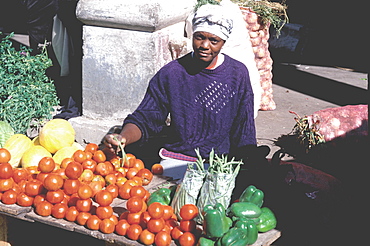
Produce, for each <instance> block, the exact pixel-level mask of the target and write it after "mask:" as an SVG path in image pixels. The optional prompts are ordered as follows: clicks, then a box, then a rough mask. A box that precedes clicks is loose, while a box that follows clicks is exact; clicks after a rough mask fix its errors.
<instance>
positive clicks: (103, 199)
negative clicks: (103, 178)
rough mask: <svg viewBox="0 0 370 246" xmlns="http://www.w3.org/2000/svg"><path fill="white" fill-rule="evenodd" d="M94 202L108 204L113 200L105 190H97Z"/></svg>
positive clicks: (101, 204) (102, 204)
mask: <svg viewBox="0 0 370 246" xmlns="http://www.w3.org/2000/svg"><path fill="white" fill-rule="evenodd" d="M94 199H95V202H96V203H97V204H99V205H100V206H108V205H110V204H111V203H112V202H113V196H112V194H111V193H110V192H109V191H107V190H101V191H98V192H97V193H96V194H95V196H94Z"/></svg>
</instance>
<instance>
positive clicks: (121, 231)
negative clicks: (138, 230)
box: [115, 219, 130, 236]
mask: <svg viewBox="0 0 370 246" xmlns="http://www.w3.org/2000/svg"><path fill="white" fill-rule="evenodd" d="M129 227H130V224H129V223H128V222H127V220H125V219H120V220H118V223H117V225H116V227H115V232H116V233H117V234H118V235H121V236H125V235H126V232H127V229H128V228H129Z"/></svg>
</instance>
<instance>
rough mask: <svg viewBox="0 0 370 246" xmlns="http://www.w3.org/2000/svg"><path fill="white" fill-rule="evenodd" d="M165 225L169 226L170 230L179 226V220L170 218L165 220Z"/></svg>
mask: <svg viewBox="0 0 370 246" xmlns="http://www.w3.org/2000/svg"><path fill="white" fill-rule="evenodd" d="M166 225H168V226H169V227H170V229H171V230H172V229H173V228H175V227H176V226H179V225H180V222H179V221H178V220H177V219H172V218H171V219H169V220H166Z"/></svg>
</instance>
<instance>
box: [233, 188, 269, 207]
mask: <svg viewBox="0 0 370 246" xmlns="http://www.w3.org/2000/svg"><path fill="white" fill-rule="evenodd" d="M264 196H265V194H264V193H263V191H262V190H260V189H257V188H256V187H255V186H254V185H250V186H248V187H247V188H246V189H245V190H244V191H243V193H242V194H241V195H240V197H239V201H240V202H251V203H254V204H256V205H257V206H258V207H261V206H262V204H263V199H264Z"/></svg>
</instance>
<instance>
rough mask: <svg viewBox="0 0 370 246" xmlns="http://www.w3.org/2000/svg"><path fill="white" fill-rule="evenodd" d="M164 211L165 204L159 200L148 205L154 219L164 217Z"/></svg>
mask: <svg viewBox="0 0 370 246" xmlns="http://www.w3.org/2000/svg"><path fill="white" fill-rule="evenodd" d="M163 212H164V209H163V205H162V204H161V203H159V202H153V203H151V204H150V205H149V206H148V213H149V215H150V216H151V217H152V218H153V219H159V218H162V217H163Z"/></svg>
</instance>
